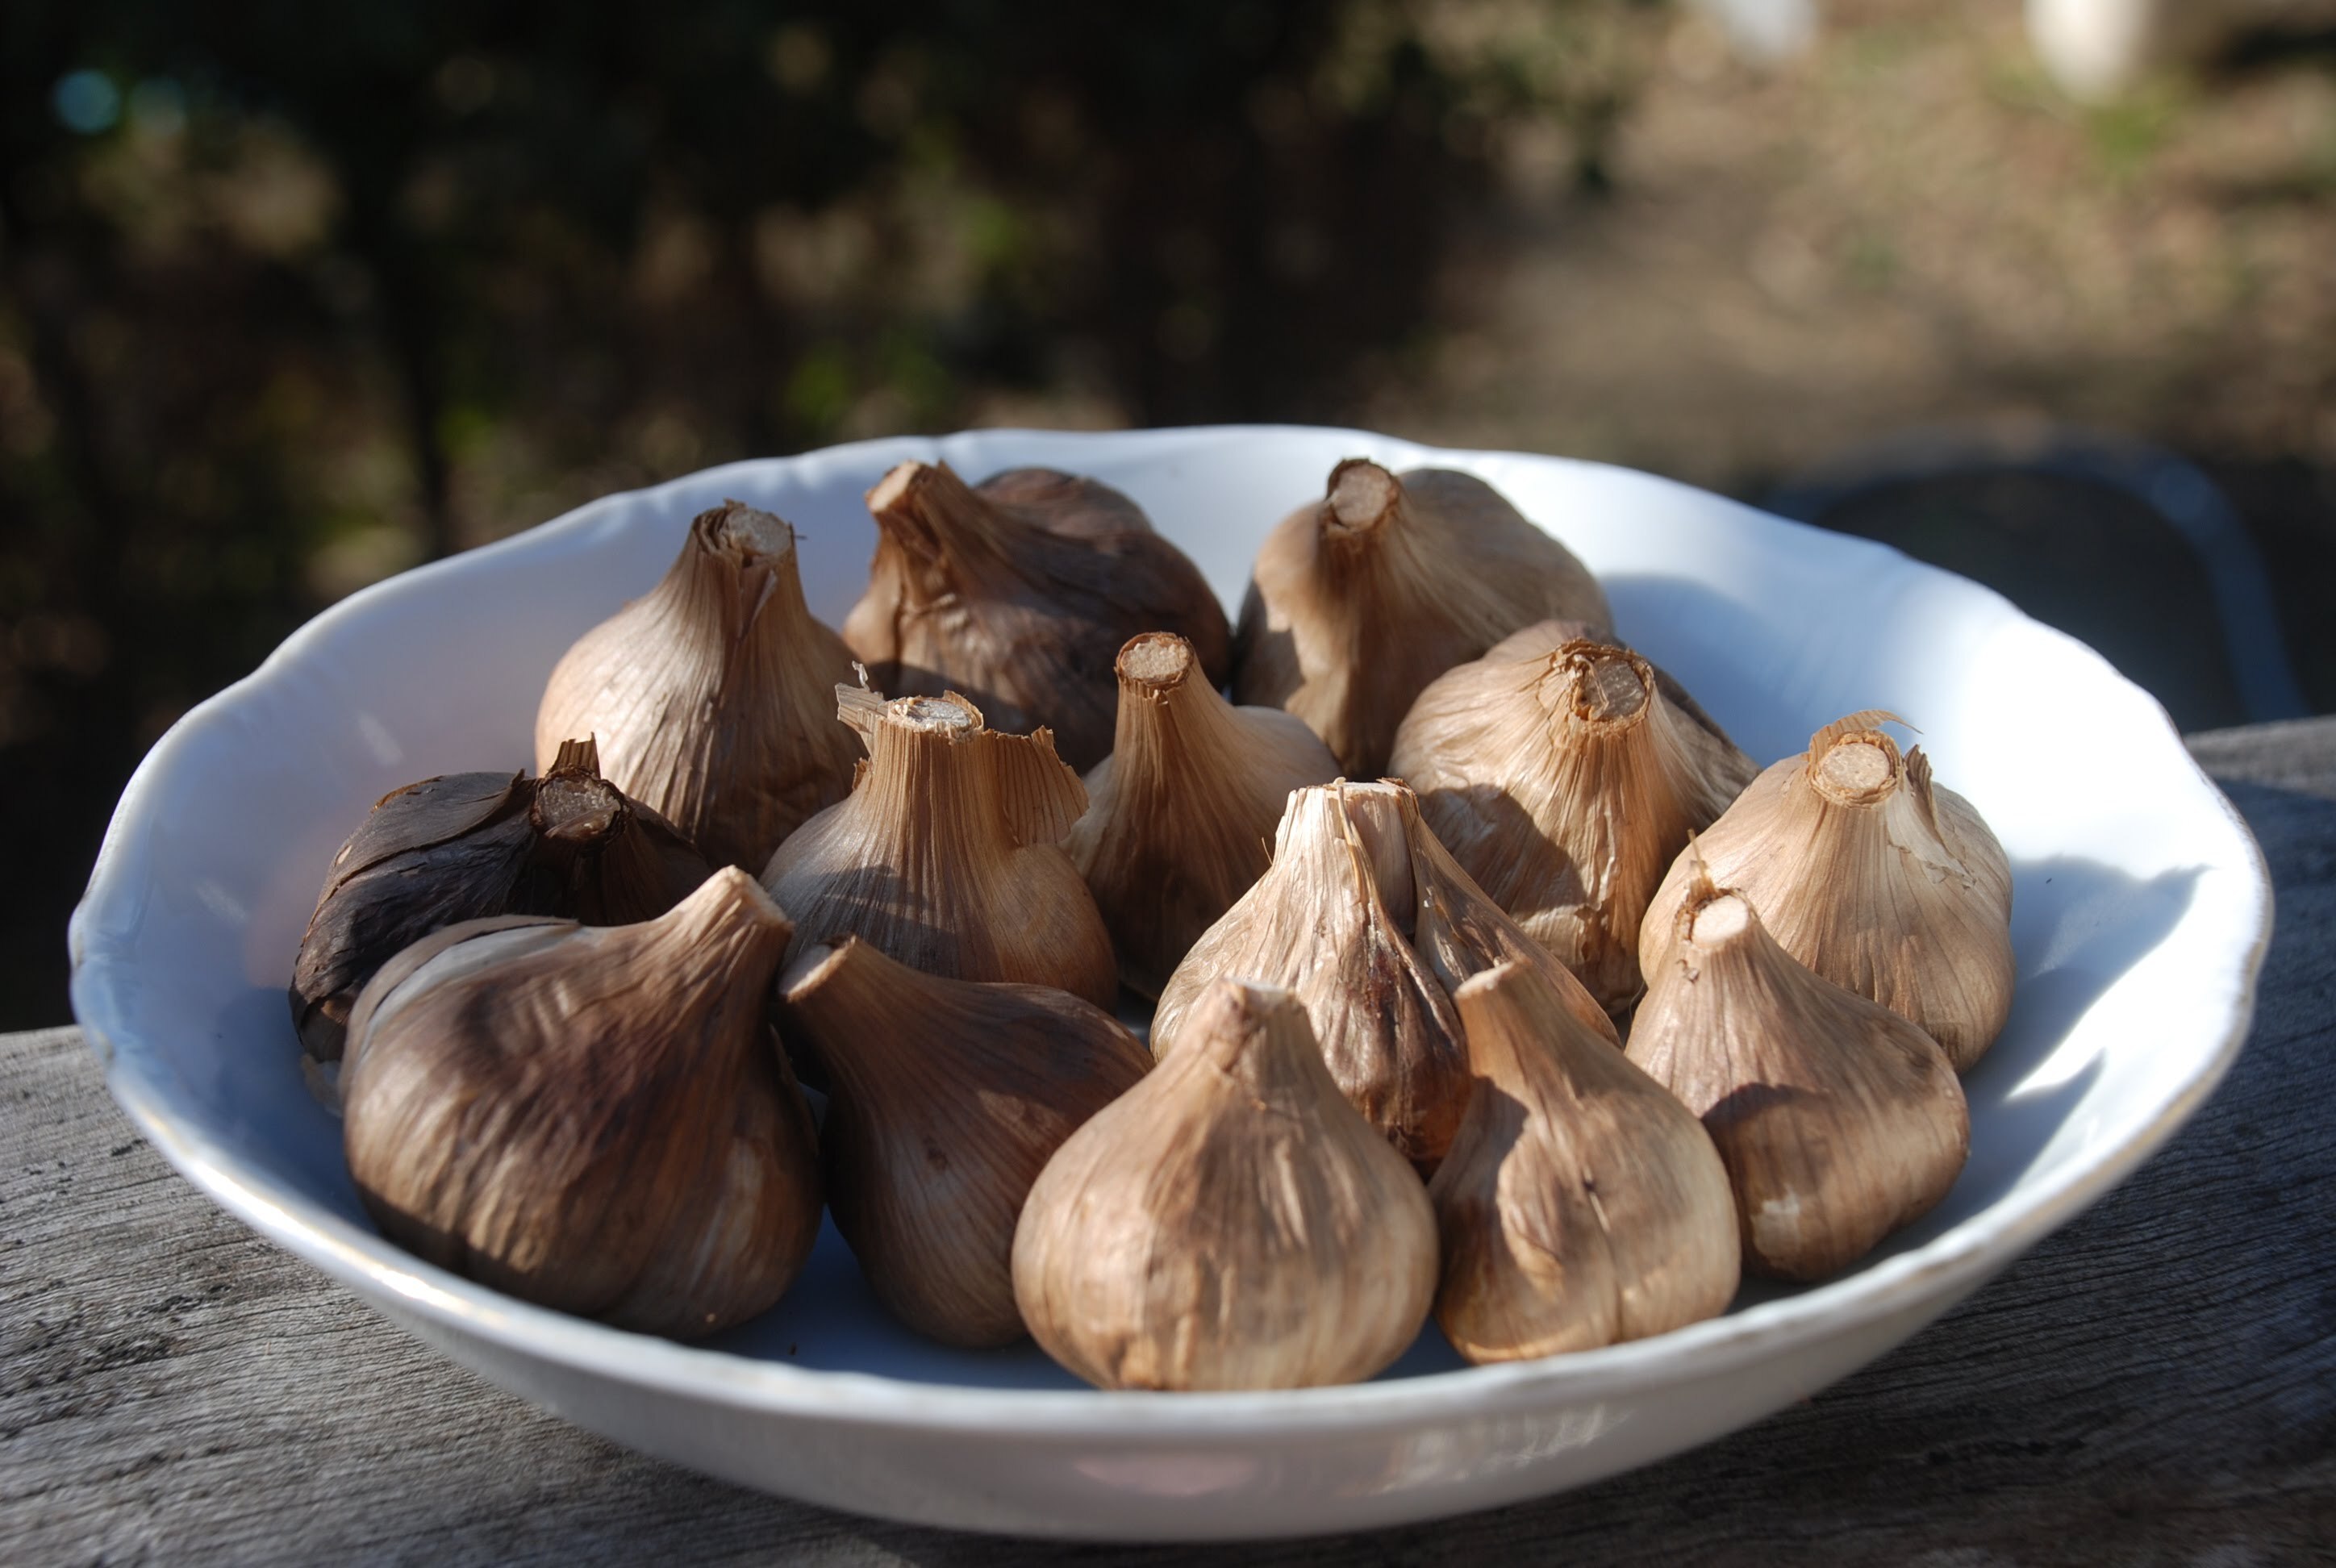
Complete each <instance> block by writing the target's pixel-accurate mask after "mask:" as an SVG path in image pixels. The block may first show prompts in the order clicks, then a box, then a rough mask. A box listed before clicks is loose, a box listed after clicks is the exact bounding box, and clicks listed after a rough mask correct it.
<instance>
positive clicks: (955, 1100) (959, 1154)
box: [780, 937, 1152, 1349]
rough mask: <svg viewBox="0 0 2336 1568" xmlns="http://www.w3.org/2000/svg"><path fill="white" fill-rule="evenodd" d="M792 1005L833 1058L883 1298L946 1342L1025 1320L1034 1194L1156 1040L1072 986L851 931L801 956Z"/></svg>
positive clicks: (819, 1048)
mask: <svg viewBox="0 0 2336 1568" xmlns="http://www.w3.org/2000/svg"><path fill="white" fill-rule="evenodd" d="M780 1016H781V1020H782V1022H783V1023H784V1026H785V1027H786V1029H787V1032H788V1037H789V1038H790V1040H791V1041H793V1043H794V1044H795V1045H797V1046H798V1047H807V1048H808V1049H809V1050H810V1051H811V1053H812V1054H813V1056H814V1057H816V1059H817V1060H818V1061H819V1063H820V1065H821V1066H822V1069H823V1071H824V1076H825V1078H826V1082H827V1086H828V1103H827V1117H826V1120H825V1122H824V1123H823V1124H822V1126H821V1129H820V1153H821V1154H822V1158H823V1162H824V1165H825V1170H826V1176H827V1202H828V1207H829V1208H830V1209H831V1210H832V1211H833V1213H834V1214H835V1228H836V1229H837V1230H838V1231H839V1232H842V1235H843V1239H844V1241H845V1242H849V1243H850V1244H851V1247H852V1254H853V1256H855V1257H857V1258H858V1259H859V1260H860V1269H861V1273H862V1274H864V1275H865V1276H866V1277H867V1280H868V1284H869V1287H870V1288H871V1290H874V1291H875V1292H876V1297H877V1299H878V1300H881V1301H882V1302H883V1303H884V1305H885V1306H886V1307H887V1308H888V1309H890V1310H891V1312H892V1314H893V1315H894V1316H895V1317H897V1318H899V1319H900V1320H901V1321H902V1322H904V1323H906V1324H908V1325H909V1326H910V1328H912V1329H916V1330H917V1331H918V1332H919V1333H921V1334H925V1335H928V1336H930V1337H931V1338H933V1339H939V1340H941V1341H943V1342H944V1343H946V1344H951V1345H964V1346H968V1347H972V1348H976V1349H981V1348H987V1347H992V1346H998V1345H1010V1344H1012V1343H1013V1342H1014V1341H1015V1340H1017V1339H1020V1338H1022V1335H1023V1331H1024V1330H1023V1326H1022V1314H1021V1312H1020V1310H1018V1309H1017V1307H1016V1306H1015V1304H1014V1272H1013V1253H1014V1226H1015V1222H1017V1220H1018V1219H1020V1217H1021V1214H1022V1203H1023V1200H1024V1199H1026V1198H1027V1197H1028V1195H1029V1193H1030V1183H1033V1182H1035V1181H1037V1178H1038V1173H1039V1172H1040V1171H1041V1170H1043V1169H1044V1168H1045V1167H1046V1161H1047V1160H1048V1159H1049V1158H1050V1157H1051V1156H1052V1155H1053V1154H1054V1153H1055V1151H1056V1149H1057V1148H1058V1147H1060V1146H1061V1144H1062V1143H1063V1140H1064V1139H1066V1138H1067V1137H1069V1136H1070V1135H1071V1134H1072V1133H1074V1132H1076V1130H1077V1129H1078V1128H1079V1127H1080V1126H1081V1125H1084V1124H1085V1121H1086V1120H1087V1118H1088V1117H1090V1116H1092V1115H1095V1113H1096V1112H1097V1111H1100V1110H1101V1109H1103V1107H1104V1106H1105V1105H1109V1104H1111V1102H1112V1101H1114V1100H1115V1099H1117V1098H1118V1097H1119V1096H1121V1095H1122V1094H1124V1093H1125V1092H1126V1091H1127V1090H1128V1089H1129V1088H1131V1087H1133V1086H1134V1084H1135V1082H1136V1080H1137V1079H1139V1078H1141V1077H1143V1076H1144V1072H1145V1071H1146V1070H1147V1069H1148V1068H1149V1067H1150V1066H1151V1065H1152V1058H1151V1057H1150V1056H1149V1055H1148V1054H1147V1053H1146V1052H1145V1051H1144V1047H1143V1046H1142V1045H1141V1044H1139V1043H1138V1042H1137V1040H1136V1038H1135V1037H1134V1035H1131V1034H1129V1033H1128V1032H1127V1031H1126V1030H1125V1029H1124V1028H1123V1027H1120V1025H1119V1024H1118V1023H1117V1022H1116V1021H1115V1020H1114V1018H1112V1017H1111V1015H1110V1014H1108V1013H1106V1012H1105V1011H1104V1010H1103V1009H1102V1008H1097V1007H1095V1005H1094V1004H1092V1003H1090V1002H1083V1001H1081V1000H1079V998H1076V997H1074V996H1072V995H1071V994H1070V993H1069V992H1067V991H1058V990H1055V989H1051V988H1049V987H1046V986H1013V985H998V984H990V985H977V984H973V983H970V982H968V981H965V980H945V979H938V978H936V977H934V976H932V975H927V974H920V973H919V972H918V971H916V970H915V969H910V968H908V967H907V966H906V965H903V964H898V963H894V962H893V961H892V960H891V959H888V958H886V957H884V955H883V954H881V953H880V952H878V951H877V950H875V949H874V948H871V947H870V946H869V945H868V944H867V943H865V942H863V941H860V940H857V939H855V938H849V937H847V938H846V939H844V941H843V943H842V946H840V947H834V948H825V947H819V948H813V949H811V950H809V951H807V952H805V953H804V954H803V956H802V957H801V958H800V959H796V960H795V962H794V963H793V965H792V966H791V967H790V968H789V969H788V970H787V972H786V975H785V977H784V979H782V980H781V981H780Z"/></svg>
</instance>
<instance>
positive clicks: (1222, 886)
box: [1063, 632, 1338, 997]
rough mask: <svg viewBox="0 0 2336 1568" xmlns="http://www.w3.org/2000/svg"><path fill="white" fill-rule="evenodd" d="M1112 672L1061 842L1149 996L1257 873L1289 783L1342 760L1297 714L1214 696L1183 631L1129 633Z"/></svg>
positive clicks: (1323, 779)
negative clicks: (1108, 745)
mask: <svg viewBox="0 0 2336 1568" xmlns="http://www.w3.org/2000/svg"><path fill="white" fill-rule="evenodd" d="M1117 669H1118V673H1119V728H1118V732H1117V736H1116V738H1115V739H1114V742H1113V745H1112V752H1111V755H1110V756H1108V757H1106V758H1105V759H1104V760H1103V761H1102V762H1101V763H1099V764H1097V765H1095V768H1094V770H1093V771H1091V772H1090V773H1089V774H1087V777H1086V786H1087V810H1086V814H1085V816H1082V817H1081V818H1079V820H1078V821H1077V822H1076V823H1074V824H1073V825H1072V828H1071V836H1070V838H1069V839H1068V840H1067V841H1066V842H1065V844H1064V846H1063V847H1064V848H1065V849H1066V850H1068V851H1069V852H1070V856H1071V861H1072V862H1073V863H1074V864H1076V866H1077V867H1078V868H1079V874H1080V875H1081V876H1084V877H1085V878H1086V880H1087V887H1088V888H1089V889H1090V890H1091V891H1093V892H1094V893H1095V904H1096V906H1097V907H1098V908H1100V909H1101V910H1102V911H1103V918H1104V923H1105V925H1107V926H1108V927H1110V928H1111V939H1112V946H1113V947H1114V949H1115V950H1117V951H1118V954H1119V975H1120V979H1123V980H1124V981H1125V982H1126V983H1127V986H1128V988H1129V989H1131V990H1135V991H1140V992H1142V993H1143V994H1144V995H1145V996H1147V997H1156V996H1158V995H1159V994H1160V988H1161V987H1162V986H1163V985H1165V984H1167V983H1168V977H1169V975H1170V974H1171V973H1173V971H1174V969H1175V968H1176V965H1177V963H1178V961H1179V960H1181V959H1183V956H1184V954H1185V953H1186V952H1187V951H1188V950H1191V948H1192V944H1193V943H1194V942H1195V941H1198V940H1200V937H1201V933H1202V932H1203V931H1205V930H1208V929H1209V927H1210V926H1211V925H1212V924H1214V923H1215V921H1216V920H1217V918H1218V917H1219V916H1221V915H1222V914H1223V913H1224V912H1225V911H1227V910H1228V909H1231V907H1232V903H1233V901H1234V900H1235V899H1238V898H1239V897H1241V894H1243V893H1245V892H1247V891H1249V890H1250V889H1251V887H1252V886H1254V885H1255V884H1256V882H1257V879H1258V878H1260V877H1261V876H1263V875H1264V874H1265V869H1266V866H1267V865H1268V864H1269V863H1270V860H1271V855H1270V852H1268V850H1267V848H1266V845H1267V844H1268V843H1269V842H1270V841H1271V839H1272V837H1273V830H1274V825H1275V824H1276V823H1279V822H1280V820H1281V813H1282V808H1283V806H1284V804H1285V803H1287V802H1288V800H1289V798H1290V791H1292V790H1294V789H1299V788H1301V787H1303V786H1304V785H1307V784H1327V783H1328V782H1329V781H1330V780H1331V779H1333V778H1335V777H1337V776H1338V762H1337V760H1336V759H1335V758H1333V757H1332V756H1331V755H1330V753H1329V748H1328V747H1326V746H1325V745H1323V744H1322V743H1321V742H1320V741H1319V740H1318V739H1316V738H1315V735H1314V732H1313V731H1312V730H1310V729H1308V728H1307V727H1306V725H1305V723H1304V721H1303V720H1301V719H1299V718H1298V717H1296V716H1294V715H1290V714H1286V713H1284V712H1282V711H1281V710H1280V708H1266V707H1234V706H1232V705H1231V704H1230V703H1228V702H1226V701H1225V699H1224V698H1223V697H1222V696H1219V695H1217V689H1216V687H1213V686H1212V685H1211V684H1210V683H1209V679H1208V677H1207V675H1206V674H1205V672H1203V671H1202V668H1201V666H1200V657H1199V655H1197V654H1196V653H1194V652H1193V650H1192V644H1191V643H1188V642H1186V641H1185V640H1184V639H1183V638H1180V637H1176V636H1173V635H1172V634H1169V633H1166V632H1146V633H1145V634H1144V635H1143V636H1142V637H1138V638H1131V639H1130V640H1129V641H1128V644H1127V646H1126V647H1125V648H1122V649H1120V650H1119V662H1118V666H1117Z"/></svg>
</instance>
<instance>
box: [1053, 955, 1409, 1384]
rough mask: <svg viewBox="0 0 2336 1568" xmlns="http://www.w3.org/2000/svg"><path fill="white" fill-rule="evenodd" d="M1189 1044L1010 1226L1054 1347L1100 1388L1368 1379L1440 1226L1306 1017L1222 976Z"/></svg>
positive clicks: (1066, 1150)
mask: <svg viewBox="0 0 2336 1568" xmlns="http://www.w3.org/2000/svg"><path fill="white" fill-rule="evenodd" d="M1187 1036H1188V1037H1187V1040H1186V1043H1185V1045H1184V1047H1183V1048H1182V1049H1181V1050H1180V1051H1178V1052H1177V1054H1176V1055H1175V1056H1173V1057H1170V1058H1169V1059H1167V1060H1166V1061H1163V1062H1162V1063H1161V1064H1160V1065H1159V1066H1156V1067H1154V1068H1153V1070H1152V1072H1151V1073H1150V1074H1149V1075H1148V1076H1146V1077H1145V1078H1144V1080H1143V1082H1141V1083H1139V1084H1137V1085H1136V1086H1134V1088H1132V1089H1130V1090H1129V1091H1128V1092H1127V1093H1126V1094H1125V1095H1124V1096H1121V1097H1120V1098H1119V1099H1118V1100H1116V1101H1114V1102H1113V1104H1111V1105H1108V1106H1106V1107H1105V1109H1104V1110H1102V1111H1100V1112H1098V1113H1097V1114H1096V1115H1095V1117H1094V1118H1093V1119H1092V1120H1090V1121H1089V1122H1088V1123H1087V1124H1086V1125H1085V1126H1083V1127H1081V1128H1080V1129H1079V1130H1078V1131H1077V1132H1076V1133H1074V1134H1072V1135H1071V1136H1070V1138H1069V1139H1068V1140H1066V1142H1065V1143H1064V1144H1063V1146H1062V1147H1061V1148H1060V1149H1058V1150H1057V1151H1056V1154H1055V1157H1054V1158H1053V1159H1052V1160H1050V1161H1048V1162H1047V1164H1046V1169H1045V1171H1043V1172H1042V1173H1040V1174H1039V1177H1038V1181H1037V1184H1036V1185H1035V1186H1034V1187H1032V1188H1031V1191H1030V1199H1029V1202H1028V1203H1027V1204H1026V1205H1025V1206H1024V1208H1023V1211H1022V1219H1021V1222H1020V1224H1019V1225H1018V1227H1017V1229H1016V1232H1015V1237H1014V1293H1015V1298H1016V1300H1017V1301H1018V1302H1019V1303H1020V1304H1021V1310H1022V1316H1023V1319H1024V1320H1025V1321H1027V1323H1028V1324H1029V1326H1030V1331H1031V1333H1032V1334H1033V1335H1034V1336H1035V1337H1036V1338H1037V1341H1038V1343H1039V1344H1040V1345H1041V1346H1043V1347H1044V1348H1045V1349H1046V1353H1047V1354H1048V1355H1050V1356H1052V1357H1054V1358H1055V1359H1056V1360H1057V1361H1060V1362H1061V1363H1062V1364H1063V1365H1064V1366H1066V1367H1067V1368H1070V1369H1071V1370H1072V1371H1074V1372H1076V1373H1077V1374H1078V1375H1079V1376H1080V1377H1082V1378H1085V1379H1086V1380H1087V1381H1088V1382H1090V1383H1094V1384H1096V1385H1098V1386H1099V1387H1102V1388H1173V1389H1195V1388H1313V1387H1318V1386H1320V1385H1324V1384H1332V1383H1350V1382H1356V1381H1359V1380H1360V1379H1362V1378H1368V1377H1370V1376H1371V1375H1372V1374H1374V1373H1376V1372H1377V1371H1379V1370H1381V1369H1382V1368H1385V1367H1386V1366H1387V1364H1388V1363H1389V1362H1392V1361H1393V1360H1394V1359H1396V1358H1397V1357H1398V1356H1400V1355H1401V1354H1403V1352H1404V1350H1405V1349H1406V1348H1408V1347H1409V1345H1410V1344H1411V1342H1412V1340H1413V1339H1415V1338H1416V1336H1417V1334H1418V1331H1419V1328H1420V1325H1421V1323H1422V1322H1423V1321H1424V1320H1425V1319H1426V1315H1427V1309H1428V1305H1429V1303H1430V1301H1431V1300H1432V1299H1433V1298H1434V1296H1435V1293H1436V1218H1435V1214H1434V1212H1433V1211H1432V1210H1431V1209H1430V1208H1429V1206H1428V1202H1427V1194H1426V1192H1425V1190H1423V1189H1422V1187H1421V1186H1420V1183H1419V1178H1418V1177H1417V1176H1416V1175H1415V1174H1413V1173H1412V1171H1411V1168H1410V1167H1409V1166H1408V1165H1406V1164H1405V1163H1404V1162H1403V1160H1402V1159H1401V1158H1400V1157H1399V1156H1397V1154H1396V1153H1395V1152H1394V1151H1393V1150H1392V1149H1390V1148H1389V1147H1388V1146H1387V1144H1386V1142H1385V1141H1384V1140H1383V1139H1382V1138H1381V1137H1380V1136H1379V1135H1378V1134H1377V1132H1375V1131H1373V1130H1372V1128H1371V1127H1370V1126H1369V1125H1368V1124H1367V1123H1365V1122H1364V1121H1363V1119H1362V1118H1361V1117H1360V1116H1358V1115H1356V1114H1355V1112H1354V1111H1353V1109H1352V1108H1351V1107H1349V1106H1348V1104H1347V1102H1346V1100H1345V1098H1344V1096H1341V1095H1340V1093H1339V1091H1338V1086H1337V1085H1336V1084H1334V1083H1333V1082H1331V1080H1330V1076H1329V1072H1328V1071H1327V1070H1326V1069H1325V1067H1324V1066H1323V1064H1322V1055H1321V1051H1320V1049H1319V1047H1317V1045H1316V1044H1315V1042H1314V1038H1313V1035H1312V1031H1311V1030H1310V1029H1309V1027H1308V1025H1307V1022H1306V1011H1305V1008H1303V1007H1302V1006H1301V1005H1299V1002H1298V1000H1297V998H1294V997H1291V996H1290V995H1289V994H1288V993H1286V992H1282V991H1277V990H1274V989H1270V988H1266V987H1260V986H1251V985H1245V984H1241V983H1240V982H1237V981H1230V980H1228V981H1222V982H1220V983H1219V984H1217V985H1215V986H1212V987H1211V988H1210V989H1209V991H1208V993H1207V994H1206V995H1205V996H1204V997H1202V998H1201V999H1200V1000H1199V1002H1198V1003H1197V1005H1196V1006H1195V1007H1194V1008H1193V1010H1192V1020H1191V1023H1190V1025H1189V1027H1188V1029H1187Z"/></svg>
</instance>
